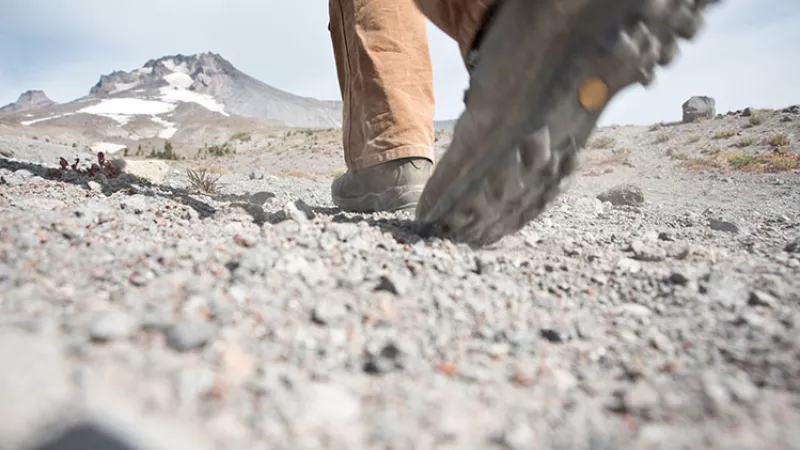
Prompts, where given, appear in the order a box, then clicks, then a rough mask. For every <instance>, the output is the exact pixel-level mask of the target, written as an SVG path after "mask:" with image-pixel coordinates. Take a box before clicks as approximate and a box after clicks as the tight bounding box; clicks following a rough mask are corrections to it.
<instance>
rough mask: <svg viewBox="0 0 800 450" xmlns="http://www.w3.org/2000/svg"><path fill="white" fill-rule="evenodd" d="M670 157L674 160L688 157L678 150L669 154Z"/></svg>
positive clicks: (683, 159) (684, 159)
mask: <svg viewBox="0 0 800 450" xmlns="http://www.w3.org/2000/svg"><path fill="white" fill-rule="evenodd" d="M670 158H672V159H674V160H676V161H686V160H687V159H689V157H688V156H686V154H685V153H680V152H676V153H673V154H671V155H670Z"/></svg>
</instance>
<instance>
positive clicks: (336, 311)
mask: <svg viewBox="0 0 800 450" xmlns="http://www.w3.org/2000/svg"><path fill="white" fill-rule="evenodd" d="M346 316H347V307H346V306H345V304H344V303H342V302H341V301H338V300H335V299H323V300H320V301H319V302H318V303H317V306H315V307H314V311H313V312H312V313H311V319H312V320H313V321H314V322H316V323H318V324H320V325H331V324H335V323H337V322H339V321H341V320H342V319H343V318H344V317H346Z"/></svg>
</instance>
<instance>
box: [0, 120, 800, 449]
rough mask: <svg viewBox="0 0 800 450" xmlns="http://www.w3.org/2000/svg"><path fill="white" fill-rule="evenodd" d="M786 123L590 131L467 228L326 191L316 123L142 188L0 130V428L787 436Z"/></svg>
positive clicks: (40, 436)
mask: <svg viewBox="0 0 800 450" xmlns="http://www.w3.org/2000/svg"><path fill="white" fill-rule="evenodd" d="M754 112H755V113H756V117H758V118H759V119H758V120H753V119H751V118H750V117H753V113H754ZM787 117H788V118H789V119H790V120H789V121H787V120H785V119H786V118H787ZM799 124H800V111H795V110H794V109H792V108H787V109H786V110H785V111H757V110H753V111H750V112H749V114H745V112H744V111H741V112H739V113H732V114H731V115H728V116H723V117H722V118H719V119H706V120H697V121H695V122H692V123H690V124H661V125H656V126H653V127H652V128H648V127H608V128H603V129H600V130H598V131H597V133H596V134H595V136H593V138H592V140H591V141H590V146H589V148H587V149H586V151H585V152H584V153H585V161H584V162H583V167H582V168H581V172H580V174H579V175H578V176H577V177H576V179H575V180H574V184H573V186H572V187H571V188H570V190H569V191H568V192H567V194H566V195H564V196H562V197H560V198H559V199H558V200H557V201H556V202H555V203H554V204H553V205H552V206H551V207H550V208H549V209H548V210H547V212H546V213H545V214H544V215H543V216H542V217H540V218H539V219H538V220H536V221H535V222H533V223H531V224H530V225H529V226H527V227H525V229H523V230H522V231H521V232H520V233H518V234H516V235H513V236H510V237H508V238H506V239H505V240H503V241H501V242H499V243H498V244H497V245H495V246H492V247H489V248H482V249H473V248H468V247H465V246H461V245H454V244H452V243H450V242H447V241H443V240H438V239H421V238H419V237H418V236H417V235H416V234H415V228H414V225H413V223H412V222H411V220H410V219H411V217H410V216H409V215H408V214H403V213H398V214H363V215H362V214H350V213H345V212H341V211H339V210H337V209H336V208H335V207H334V206H333V205H332V204H331V201H330V194H329V186H330V181H331V179H332V174H331V173H330V172H331V171H332V170H334V169H336V168H338V167H340V166H341V148H340V147H339V146H338V140H339V136H337V135H336V134H335V133H334V132H330V131H325V132H322V131H319V132H297V130H291V131H289V130H284V131H281V132H280V133H278V132H275V133H276V134H274V135H271V136H267V135H264V136H262V137H258V138H257V137H255V136H253V138H252V140H250V141H248V142H240V144H241V146H240V147H236V150H237V151H236V153H230V154H224V155H222V156H213V155H205V154H204V155H201V156H200V157H199V159H195V158H194V157H193V158H192V159H189V160H185V161H179V162H173V161H168V162H164V161H152V162H153V163H154V164H156V163H158V164H161V165H163V166H164V167H165V170H164V171H163V172H159V173H161V175H162V176H161V177H159V181H158V182H157V183H152V184H151V183H147V182H145V181H144V180H142V179H140V178H131V177H130V176H128V175H124V176H122V177H121V178H112V179H106V178H104V177H101V176H100V177H95V178H94V179H92V178H88V177H85V176H82V175H78V174H75V173H72V172H71V171H70V170H67V172H66V173H64V174H60V172H59V171H58V170H55V171H54V170H53V169H55V168H56V167H57V160H55V159H54V158H53V156H55V155H62V156H65V157H68V156H72V155H73V154H80V155H85V156H89V155H90V153H89V152H85V153H81V152H84V150H83V149H81V148H78V149H72V148H71V147H70V146H69V145H66V146H62V145H58V143H56V142H50V143H47V142H45V141H43V140H42V139H39V140H35V141H34V140H30V139H24V138H20V137H18V136H13V135H5V136H0V210H2V214H0V360H2V361H3V367H4V369H3V370H2V371H0V398H2V399H3V401H2V402H0V418H2V420H0V448H38V449H44V448H48V449H53V448H58V449H62V448H65V445H66V444H65V442H64V441H67V440H73V441H72V442H73V443H74V444H75V445H77V447H78V448H85V447H86V445H87V444H86V442H87V440H88V439H90V438H100V437H105V438H106V439H116V440H121V441H123V442H124V443H125V444H126V445H127V446H128V447H137V448H143V449H156V448H159V449H176V450H177V449H185V448H192V449H220V450H222V449H226V450H230V449H321V448H325V449H368V448H417V449H428V448H448V449H487V448H489V449H498V450H500V449H525V450H527V449H532V448H535V449H637V450H639V449H663V450H671V449H685V448H706V449H726V450H728V449H736V450H739V449H764V448H776V449H798V448H800V444H798V443H800V439H798V438H800V435H798V428H797V427H796V424H797V423H798V421H800V406H799V405H800V395H799V394H798V392H800V297H798V293H800V241H799V239H800V209H798V206H797V205H799V204H800V174H799V173H798V170H797V166H793V167H792V165H791V164H792V161H793V160H796V158H797V156H798V153H800V152H799V150H800V148H798V146H797V137H798V135H800V130H799V129H798V125H799ZM776 136H784V137H785V139H783V138H781V139H777V138H776ZM262 139H263V140H262ZM448 139H449V136H448V135H447V133H445V132H440V133H439V141H438V143H437V147H438V149H439V150H438V151H439V152H441V151H442V150H443V149H444V148H446V146H447V142H448ZM256 141H259V142H260V144H258V145H257V146H253V147H248V145H249V144H253V143H255V142H256ZM748 142H749V144H748V145H744V144H746V143H748ZM773 144H776V145H773ZM72 152H74V153H72ZM678 155H681V156H678ZM310 156H313V157H310ZM747 156H750V157H751V159H747V158H746V157H747ZM767 157H769V158H768V159H762V158H767ZM793 158H794V159H793ZM312 163H313V165H310V164H312ZM780 164H783V165H780ZM200 167H205V168H207V169H209V170H211V171H212V172H213V173H214V174H215V175H214V177H216V176H217V175H220V176H221V178H220V179H219V180H218V181H217V182H216V189H209V190H207V191H206V192H204V191H202V190H200V188H201V187H202V186H201V185H200V184H197V183H193V182H191V181H190V179H189V178H188V177H187V172H186V171H185V169H186V168H193V169H198V168H200ZM210 184H213V183H210ZM81 423H88V426H86V427H74V428H71V429H70V426H71V425H75V424H81ZM65 429H67V430H70V432H69V433H67V434H66V437H63V436H64V435H63V434H62V431H63V430H65ZM101 432H102V433H103V435H100V433H101ZM59 436H62V440H61V443H60V445H61V447H57V446H51V447H44V446H42V444H43V443H46V442H48V441H50V440H52V439H57V438H58V437H59ZM108 436H111V438H108ZM23 444H29V446H28V447H25V446H24V445H23ZM107 445H108V446H107V447H105V448H125V447H124V446H117V447H111V444H107ZM37 446H38V447H37Z"/></svg>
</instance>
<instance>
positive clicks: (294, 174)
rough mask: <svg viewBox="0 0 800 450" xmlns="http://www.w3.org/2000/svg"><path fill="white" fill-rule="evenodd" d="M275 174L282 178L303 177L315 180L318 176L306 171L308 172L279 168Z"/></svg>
mask: <svg viewBox="0 0 800 450" xmlns="http://www.w3.org/2000/svg"><path fill="white" fill-rule="evenodd" d="M277 176H279V177H282V178H288V177H293V178H305V179H306V180H316V179H317V178H319V175H318V174H315V173H308V172H299V171H296V170H281V171H280V172H278V175H277Z"/></svg>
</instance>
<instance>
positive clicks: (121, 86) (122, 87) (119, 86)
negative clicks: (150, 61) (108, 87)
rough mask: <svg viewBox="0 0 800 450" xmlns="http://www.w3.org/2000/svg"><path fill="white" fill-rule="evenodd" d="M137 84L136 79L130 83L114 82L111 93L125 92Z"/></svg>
mask: <svg viewBox="0 0 800 450" xmlns="http://www.w3.org/2000/svg"><path fill="white" fill-rule="evenodd" d="M138 85H139V82H138V81H134V82H132V83H116V84H114V90H113V91H111V95H114V94H119V93H120V92H125V91H128V90H131V89H133V88H135V87H136V86H138Z"/></svg>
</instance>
